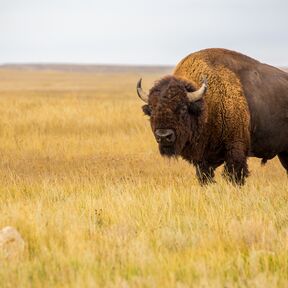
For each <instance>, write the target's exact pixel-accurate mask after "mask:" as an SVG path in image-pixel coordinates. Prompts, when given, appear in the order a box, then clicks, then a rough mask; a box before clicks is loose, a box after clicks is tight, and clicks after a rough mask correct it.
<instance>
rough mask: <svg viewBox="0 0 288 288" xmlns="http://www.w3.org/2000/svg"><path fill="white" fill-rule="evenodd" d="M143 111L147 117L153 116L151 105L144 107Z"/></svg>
mask: <svg viewBox="0 0 288 288" xmlns="http://www.w3.org/2000/svg"><path fill="white" fill-rule="evenodd" d="M142 110H143V112H144V114H145V115H147V116H151V112H152V110H151V108H150V106H149V105H143V106H142Z"/></svg>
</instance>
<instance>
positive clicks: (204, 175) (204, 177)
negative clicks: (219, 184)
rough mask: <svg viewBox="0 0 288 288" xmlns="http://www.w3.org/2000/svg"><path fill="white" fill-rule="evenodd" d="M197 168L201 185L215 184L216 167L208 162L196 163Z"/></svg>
mask: <svg viewBox="0 0 288 288" xmlns="http://www.w3.org/2000/svg"><path fill="white" fill-rule="evenodd" d="M194 165H195V167H196V176H197V179H198V181H199V183H200V184H201V185H206V184H210V183H214V182H215V181H214V179H213V178H214V171H215V167H213V165H210V164H209V163H207V162H197V163H194Z"/></svg>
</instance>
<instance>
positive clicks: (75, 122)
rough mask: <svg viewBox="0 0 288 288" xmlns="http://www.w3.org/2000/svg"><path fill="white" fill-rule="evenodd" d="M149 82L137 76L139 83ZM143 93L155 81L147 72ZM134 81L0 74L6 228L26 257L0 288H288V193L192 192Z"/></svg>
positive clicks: (4, 265) (261, 183) (274, 189)
mask: <svg viewBox="0 0 288 288" xmlns="http://www.w3.org/2000/svg"><path fill="white" fill-rule="evenodd" d="M141 76H143V75H141ZM144 76H145V79H144V83H143V86H146V87H149V86H150V85H151V83H152V81H154V80H155V79H157V78H158V77H159V76H160V72H155V71H154V72H153V73H149V72H147V71H146V72H145V75H144ZM139 77H140V73H138V72H137V73H133V72H132V71H126V72H125V73H124V72H123V73H120V72H119V71H117V72H115V73H110V72H109V71H104V72H103V71H102V72H101V73H100V72H89V73H87V72H79V71H78V72H67V71H66V72H61V71H52V70H49V71H47V70H43V71H35V70H30V71H26V70H17V69H14V70H13V69H11V70H9V69H2V70H0V110H1V111H0V156H1V158H0V168H1V169H0V215H1V217H0V228H1V227H3V226H6V225H12V226H14V227H16V228H17V229H18V230H19V231H20V233H21V234H22V236H23V238H24V239H25V241H26V242H27V244H28V247H27V249H26V251H25V255H24V256H23V257H22V259H20V260H19V261H18V262H7V261H0V286H1V287H95V286H96V287H261V288H262V287H269V288H270V287H287V286H288V204H287V203H288V193H287V192H288V191H287V190H288V189H287V188H288V180H287V178H286V173H285V171H284V169H283V168H282V167H281V165H280V164H279V163H278V160H277V159H275V160H273V161H270V162H268V163H267V165H266V166H265V167H260V161H259V160H250V161H249V166H250V171H251V173H252V174H253V175H252V176H251V177H249V179H248V180H247V184H246V185H245V186H244V187H243V188H238V187H234V186H232V185H231V184H228V183H226V182H225V181H224V180H223V179H222V178H221V177H220V173H221V169H220V170H219V171H218V172H217V177H216V180H217V184H213V185H210V186H207V187H200V186H199V184H198V182H197V180H196V178H195V176H194V169H193V168H192V167H191V166H190V165H188V164H187V163H186V162H184V161H182V160H179V161H177V160H167V159H163V158H161V157H160V155H159V153H158V150H157V145H156V142H155V141H154V139H153V136H152V133H151V131H150V126H149V122H148V120H147V117H144V116H143V115H142V112H141V105H142V102H141V101H140V100H138V98H137V96H136V94H135V83H136V82H137V80H138V78H139Z"/></svg>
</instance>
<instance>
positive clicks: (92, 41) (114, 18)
mask: <svg viewBox="0 0 288 288" xmlns="http://www.w3.org/2000/svg"><path fill="white" fill-rule="evenodd" d="M207 47H225V48H228V49H233V50H238V51H240V52H242V53H245V54H248V55H250V56H252V57H254V58H257V59H258V60H260V61H263V62H266V63H270V64H273V65H281V66H285V65H286V66H287V65H288V0H173V1H172V0H134V1H133V0H118V1H117V0H0V63H11V62H13V63H17V62H30V63H31V62H61V63H66V62H67V63H91V64H92V63H99V64H170V65H171V64H172V65H175V64H176V63H177V62H178V61H179V60H180V59H181V58H183V57H184V56H186V55H187V54H189V53H191V52H193V51H196V50H200V49H203V48H207Z"/></svg>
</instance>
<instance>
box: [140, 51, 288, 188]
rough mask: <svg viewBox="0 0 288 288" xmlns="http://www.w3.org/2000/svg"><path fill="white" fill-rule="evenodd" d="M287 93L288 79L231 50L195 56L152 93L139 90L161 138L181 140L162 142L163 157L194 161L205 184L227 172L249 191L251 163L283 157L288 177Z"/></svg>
mask: <svg viewBox="0 0 288 288" xmlns="http://www.w3.org/2000/svg"><path fill="white" fill-rule="evenodd" d="M203 75H205V76H206V78H207V80H208V81H205V80H204V81H203V83H202V86H201V87H200V83H201V78H203V77H202V76H203ZM207 82H208V91H207V93H206V90H207ZM287 91H288V74H287V73H285V72H283V71H281V70H279V69H277V68H275V67H272V66H269V65H266V64H262V63H260V62H258V61H256V60H254V59H252V58H249V57H247V56H245V55H242V54H240V53H237V52H234V51H229V50H225V49H206V50H202V51H198V52H195V53H192V54H190V55H189V56H187V57H186V58H184V59H183V60H182V61H181V62H180V63H179V64H178V65H177V66H176V68H175V70H174V73H173V75H172V76H166V77H164V78H163V79H161V80H160V81H159V82H157V83H156V84H155V85H154V86H153V87H152V88H151V90H150V91H149V93H145V92H144V91H143V90H142V87H141V80H140V81H139V82H138V84H137V93H138V96H139V97H140V98H141V99H142V100H143V101H144V102H146V103H147V105H144V106H143V111H144V113H145V114H146V115H148V116H151V118H150V123H151V128H152V131H153V132H154V134H155V131H156V130H157V129H159V127H161V129H164V130H165V129H166V130H172V129H173V130H174V131H175V133H176V134H175V135H177V137H176V138H175V142H174V143H169V145H168V144H167V143H160V142H159V141H158V140H159V139H158V140H157V135H155V138H156V140H157V142H158V143H159V151H160V153H161V155H163V156H166V157H176V156H181V157H182V158H183V159H185V160H187V161H189V163H191V164H193V165H194V166H195V168H196V175H197V178H198V180H199V182H200V183H201V184H207V183H211V182H214V181H213V178H214V171H215V169H216V168H217V167H219V166H220V165H222V164H224V172H223V176H224V177H225V179H227V180H228V181H231V182H232V183H233V184H238V185H243V184H244V183H245V178H246V177H248V175H249V172H248V165H247V157H248V156H254V157H258V158H263V159H265V160H269V159H272V158H273V157H275V156H276V155H278V157H279V159H280V162H281V164H282V165H283V167H284V168H285V169H286V171H288V121H287V111H286V110H285V109H282V107H288V94H287ZM276 100H277V101H276ZM275 103H277V105H276V104H275Z"/></svg>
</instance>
